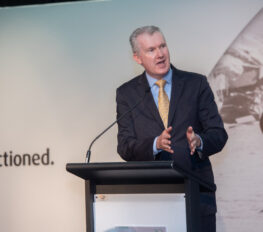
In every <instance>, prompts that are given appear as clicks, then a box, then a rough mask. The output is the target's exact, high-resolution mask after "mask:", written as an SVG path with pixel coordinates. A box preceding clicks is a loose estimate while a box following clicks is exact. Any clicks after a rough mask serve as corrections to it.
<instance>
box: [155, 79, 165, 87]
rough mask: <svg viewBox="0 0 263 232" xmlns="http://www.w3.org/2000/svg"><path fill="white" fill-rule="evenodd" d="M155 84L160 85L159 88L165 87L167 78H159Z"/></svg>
mask: <svg viewBox="0 0 263 232" xmlns="http://www.w3.org/2000/svg"><path fill="white" fill-rule="evenodd" d="M155 84H156V85H158V86H159V88H163V87H164V86H165V84H166V80H164V79H161V80H158V81H156V82H155Z"/></svg>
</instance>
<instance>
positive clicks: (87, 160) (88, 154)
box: [85, 87, 151, 163]
mask: <svg viewBox="0 0 263 232" xmlns="http://www.w3.org/2000/svg"><path fill="white" fill-rule="evenodd" d="M150 90H151V88H150V87H148V88H147V89H146V90H145V93H144V95H143V97H142V98H141V99H140V100H139V101H138V102H136V103H135V104H134V106H133V107H132V108H130V109H129V110H127V111H126V112H124V114H123V115H121V116H120V117H119V118H117V119H116V120H115V121H114V122H113V123H112V124H110V125H109V126H108V127H107V128H106V129H105V130H104V131H102V132H101V133H100V134H99V135H98V136H97V137H96V138H95V139H93V141H92V142H91V143H90V145H89V149H88V151H87V154H86V160H85V162H86V163H89V161H90V155H91V147H92V145H93V144H94V142H95V141H96V140H97V139H98V138H100V137H101V136H102V135H103V134H104V133H105V132H107V131H108V130H109V129H110V128H111V127H113V126H114V125H115V124H116V123H117V122H118V121H120V120H121V119H122V118H124V117H125V116H126V115H127V114H128V113H130V112H132V111H133V110H134V109H135V108H136V107H137V106H138V105H139V104H140V103H142V102H143V100H144V98H145V96H146V94H147V93H149V92H150Z"/></svg>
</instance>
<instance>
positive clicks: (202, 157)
mask: <svg viewBox="0 0 263 232" xmlns="http://www.w3.org/2000/svg"><path fill="white" fill-rule="evenodd" d="M171 68H172V71H173V76H172V91H171V99H170V108H169V116H168V126H172V128H173V129H172V133H171V142H172V149H173V150H174V154H170V153H167V152H161V153H159V154H158V155H157V156H156V157H154V156H153V142H154V139H155V137H157V136H159V135H160V134H161V133H162V131H163V130H164V125H163V122H162V120H161V117H160V114H159V111H158V109H157V107H156V104H155V102H154V99H153V96H152V94H151V91H149V84H148V81H147V79H146V76H145V72H144V73H143V74H142V75H139V76H137V77H135V78H133V79H132V80H130V81H128V82H126V83H124V84H123V85H122V86H120V87H119V88H118V89H117V97H116V101H117V117H120V116H121V115H122V114H123V113H124V112H126V111H127V110H129V109H131V108H132V107H133V106H134V105H135V104H136V103H137V102H138V101H140V100H141V99H143V100H142V102H141V103H140V104H139V105H138V106H137V107H136V108H135V109H134V110H133V111H132V112H131V113H130V114H128V115H127V116H125V117H124V118H123V119H121V120H120V121H119V122H118V148H117V150H118V153H119V154H120V156H121V157H122V158H123V159H124V160H126V161H153V160H174V161H175V162H177V163H178V164H179V165H180V166H182V167H183V168H185V169H187V170H189V171H191V172H194V173H195V174H197V175H199V176H200V177H201V178H202V179H203V180H205V181H208V182H211V183H214V176H213V171H212V166H211V163H210V160H209V156H210V155H213V154H215V153H217V152H219V151H221V150H222V148H223V147H224V145H225V143H226V141H227V138H228V136H227V133H226V131H225V129H224V125H223V122H222V119H221V117H220V115H219V113H218V109H217V106H216V103H215V101H214V95H213V92H212V90H211V88H210V86H209V84H208V82H207V79H206V77H205V76H202V75H200V74H196V73H191V72H185V71H181V70H178V69H176V68H174V67H173V66H172V65H171ZM189 126H192V127H193V129H194V131H195V133H197V134H198V135H199V136H200V137H201V138H202V141H203V150H202V152H200V154H197V152H195V154H194V155H193V156H191V155H190V149H189V146H188V142H187V138H186V130H187V128H188V127H189ZM201 201H202V202H205V203H206V204H203V205H202V207H201V209H202V212H203V213H204V214H211V213H215V212H216V203H215V196H214V194H212V196H210V198H209V197H204V198H203V200H202V198H201Z"/></svg>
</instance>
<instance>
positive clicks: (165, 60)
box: [133, 32, 170, 79]
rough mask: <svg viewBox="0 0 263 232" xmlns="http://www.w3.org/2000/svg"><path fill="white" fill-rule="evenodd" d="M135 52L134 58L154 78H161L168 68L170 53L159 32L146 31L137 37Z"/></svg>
mask: <svg viewBox="0 0 263 232" xmlns="http://www.w3.org/2000/svg"><path fill="white" fill-rule="evenodd" d="M137 50H138V51H137V52H136V53H134V54H133V58H134V60H135V61H136V62H137V63H138V64H141V65H142V66H143V67H144V68H145V71H146V72H147V73H148V74H149V75H150V76H152V77H154V78H156V79H161V78H163V76H164V75H165V74H166V73H167V72H168V71H169V69H170V54H169V50H168V47H167V45H166V42H165V39H164V37H163V35H162V34H161V33H160V32H154V33H153V34H152V35H149V34H147V33H144V34H141V35H139V36H138V37H137Z"/></svg>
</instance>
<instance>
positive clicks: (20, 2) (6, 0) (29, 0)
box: [0, 0, 83, 7]
mask: <svg viewBox="0 0 263 232" xmlns="http://www.w3.org/2000/svg"><path fill="white" fill-rule="evenodd" d="M79 1H83V0H75V1H74V0H0V7H12V6H25V5H38V4H50V3H61V2H79Z"/></svg>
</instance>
